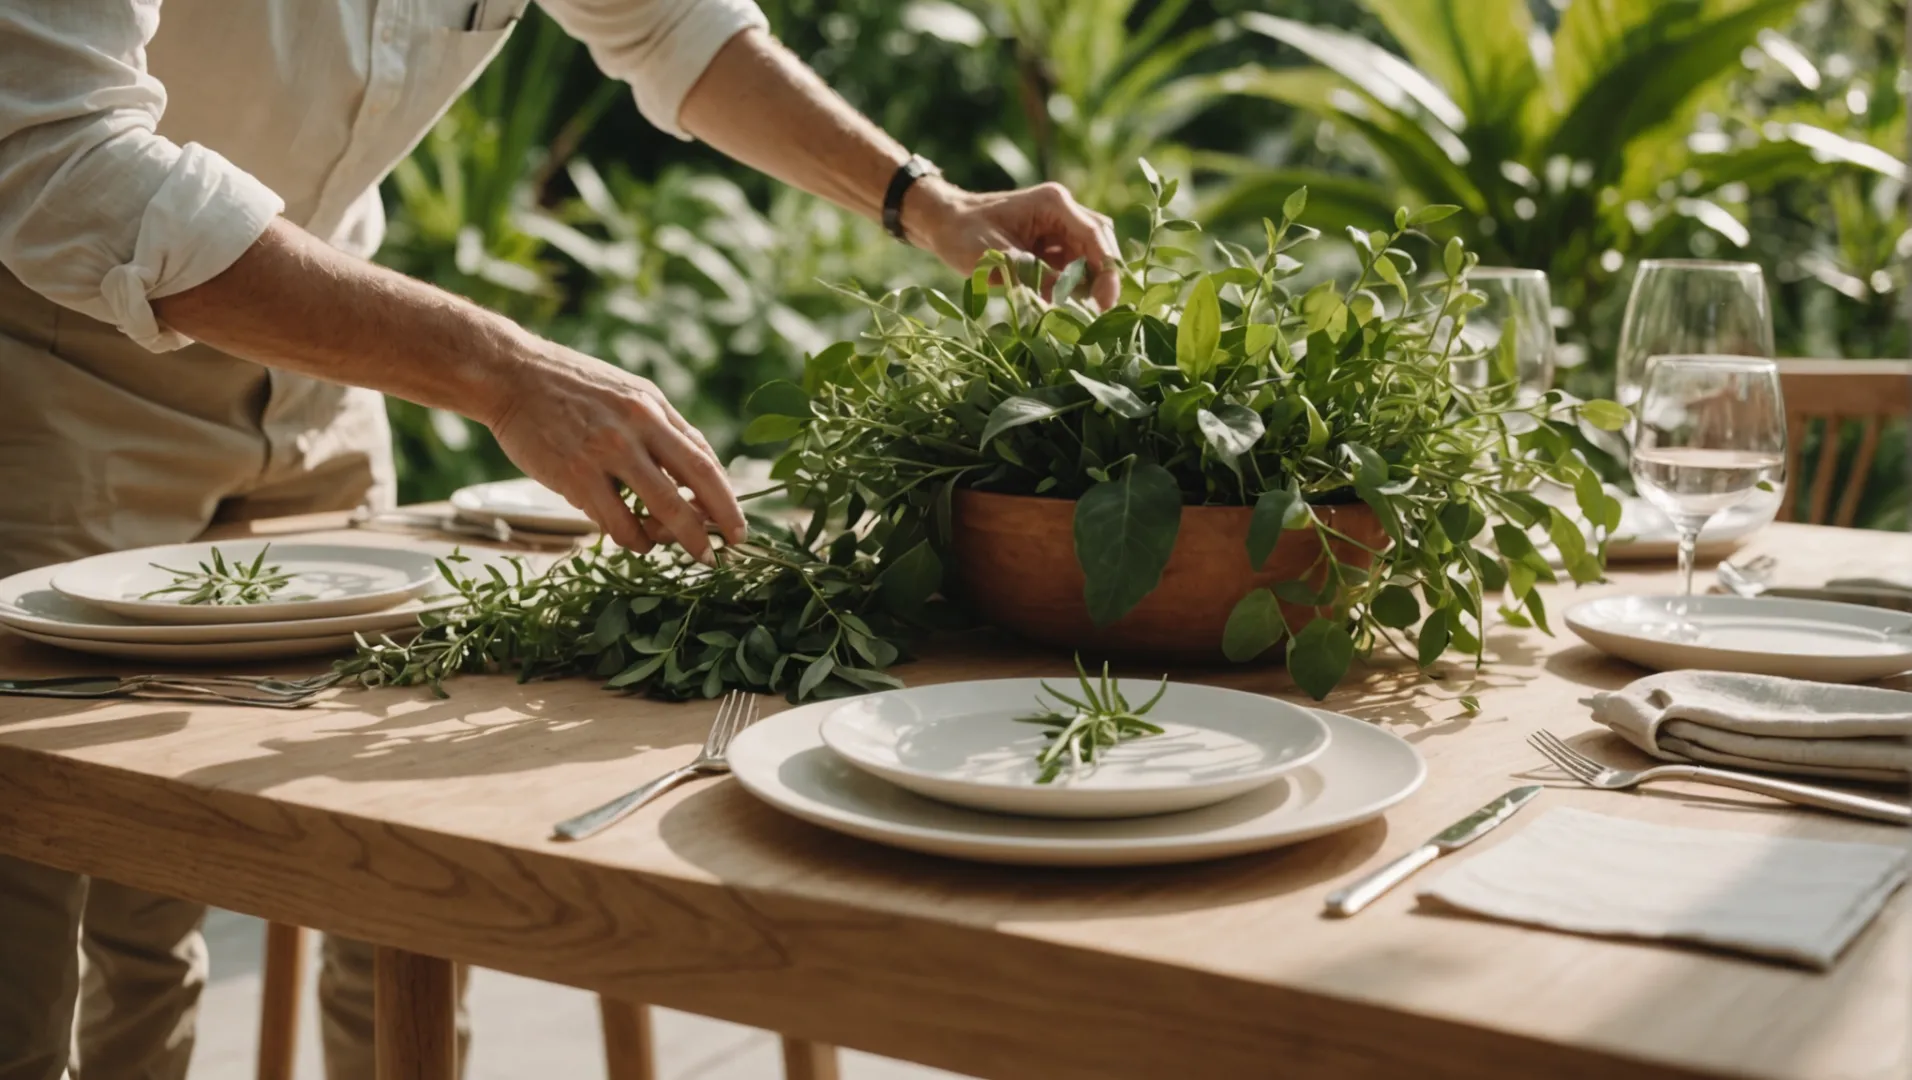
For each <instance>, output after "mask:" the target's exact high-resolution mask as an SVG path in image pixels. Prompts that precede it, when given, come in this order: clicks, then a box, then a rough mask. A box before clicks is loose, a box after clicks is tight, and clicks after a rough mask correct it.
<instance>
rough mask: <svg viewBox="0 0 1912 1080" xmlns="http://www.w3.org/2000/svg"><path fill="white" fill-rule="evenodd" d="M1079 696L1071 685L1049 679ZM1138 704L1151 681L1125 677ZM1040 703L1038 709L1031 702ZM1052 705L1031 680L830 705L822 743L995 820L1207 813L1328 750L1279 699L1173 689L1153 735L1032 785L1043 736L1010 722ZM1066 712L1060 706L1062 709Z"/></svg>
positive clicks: (1311, 718)
mask: <svg viewBox="0 0 1912 1080" xmlns="http://www.w3.org/2000/svg"><path fill="white" fill-rule="evenodd" d="M1049 682H1050V685H1052V686H1054V687H1055V688H1056V689H1057V690H1060V691H1061V692H1062V693H1065V694H1069V695H1070V696H1072V697H1076V698H1077V699H1078V700H1079V699H1080V698H1081V688H1080V686H1079V685H1078V684H1077V683H1076V681H1075V678H1074V676H1065V677H1062V678H1057V679H1051V680H1049ZM1120 685H1121V689H1122V692H1123V694H1124V695H1126V696H1127V697H1128V699H1129V700H1130V702H1131V703H1133V704H1136V705H1140V704H1141V703H1142V702H1144V701H1146V700H1148V699H1149V698H1150V697H1152V696H1154V694H1155V690H1156V687H1157V684H1156V683H1154V682H1150V681H1147V680H1141V679H1124V680H1122V682H1121V684H1120ZM1038 697H1041V699H1042V700H1043V702H1044V706H1039V705H1038V704H1037V700H1038ZM1048 705H1060V703H1059V702H1055V701H1054V699H1052V698H1050V697H1048V695H1046V694H1044V693H1043V690H1042V681H1040V680H1037V679H998V680H993V681H986V682H962V683H945V684H942V685H938V686H921V687H912V688H910V689H907V690H891V691H886V692H884V693H880V694H871V695H869V696H867V697H858V698H850V699H847V700H844V701H841V702H837V703H835V704H834V705H833V706H832V707H831V708H830V710H829V712H828V713H827V715H825V716H824V718H823V721H822V723H821V725H820V731H821V734H822V737H823V741H824V743H825V744H826V745H828V746H829V747H830V749H831V750H833V751H835V752H836V753H837V754H839V755H841V756H842V757H843V758H844V759H845V760H847V761H849V762H850V763H851V764H853V765H855V766H857V767H858V768H861V769H863V770H865V771H867V772H870V773H873V774H875V775H876V776H879V777H882V778H883V779H885V780H888V781H889V782H890V783H893V784H895V785H897V786H898V787H902V788H906V789H908V790H910V791H914V792H916V793H917V794H919V795H927V796H929V797H930V798H932V799H941V800H943V801H944V802H949V803H955V804H956V805H958V806H968V807H971V808H974V809H977V810H989V811H994V812H996V813H1002V814H1029V815H1033V816H1037V817H1059V818H1116V817H1137V816H1141V815H1146V814H1163V813H1172V812H1174V811H1179V810H1191V809H1194V808H1195V807H1198V806H1208V805H1210V804H1212V803H1218V802H1221V801H1222V800H1224V799H1230V798H1234V797H1235V796H1237V795H1241V794H1243V793H1245V792H1249V791H1252V790H1254V789H1255V788H1258V787H1263V786H1265V785H1267V784H1270V783H1273V782H1274V781H1275V779H1276V778H1277V777H1279V776H1280V775H1281V774H1282V773H1284V772H1287V771H1288V770H1289V769H1293V768H1296V767H1298V766H1301V765H1305V764H1307V763H1308V762H1309V761H1311V760H1313V759H1314V758H1315V757H1317V756H1318V755H1320V753H1321V752H1322V751H1323V750H1326V749H1327V747H1328V726H1327V724H1325V723H1323V722H1322V721H1321V720H1320V719H1319V718H1318V717H1316V716H1315V715H1314V714H1313V713H1310V712H1308V711H1307V710H1306V709H1302V708H1300V707H1298V706H1295V705H1290V704H1288V703H1287V702H1285V701H1280V700H1278V699H1276V698H1271V697H1265V696H1263V695H1260V694H1245V693H1242V692H1241V691H1239V690H1222V689H1218V688H1216V687H1212V686H1200V685H1196V684H1193V683H1170V684H1169V685H1168V687H1167V688H1166V690H1165V691H1164V692H1163V694H1162V699H1161V701H1160V702H1158V703H1157V704H1156V706H1155V708H1154V709H1153V710H1151V711H1150V712H1149V713H1148V716H1147V719H1148V720H1149V721H1150V722H1152V723H1155V724H1157V725H1158V726H1160V727H1162V728H1164V729H1166V730H1165V731H1164V732H1163V733H1162V734H1160V735H1152V736H1148V737H1145V738H1138V739H1133V740H1130V741H1127V742H1123V743H1121V744H1119V745H1117V746H1115V747H1113V748H1111V749H1109V750H1105V751H1103V753H1102V754H1101V755H1100V756H1099V757H1098V758H1097V759H1096V761H1095V762H1094V763H1093V764H1090V765H1087V766H1084V767H1082V768H1080V769H1071V768H1068V767H1066V766H1065V767H1064V769H1063V771H1062V772H1061V773H1060V774H1058V775H1057V776H1056V777H1055V778H1054V779H1053V780H1052V781H1050V782H1049V783H1047V784H1039V783H1037V782H1036V781H1037V778H1038V776H1039V775H1040V772H1041V770H1040V769H1038V768H1037V766H1036V755H1037V753H1039V752H1040V751H1041V750H1042V749H1043V748H1044V747H1045V746H1046V745H1047V744H1048V741H1049V740H1048V738H1047V736H1046V735H1045V730H1046V729H1044V728H1041V727H1037V726H1035V725H1032V724H1026V723H1021V722H1019V721H1018V720H1017V718H1018V717H1024V716H1030V715H1033V714H1035V713H1038V712H1041V711H1043V709H1044V707H1045V706H1048ZM1065 708H1066V706H1065Z"/></svg>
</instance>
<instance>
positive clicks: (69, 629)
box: [0, 539, 458, 663]
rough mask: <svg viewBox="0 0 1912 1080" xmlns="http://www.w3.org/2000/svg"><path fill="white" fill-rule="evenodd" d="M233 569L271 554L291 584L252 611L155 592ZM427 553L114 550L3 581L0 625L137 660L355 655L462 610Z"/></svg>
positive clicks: (330, 547)
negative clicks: (362, 645) (185, 575)
mask: <svg viewBox="0 0 1912 1080" xmlns="http://www.w3.org/2000/svg"><path fill="white" fill-rule="evenodd" d="M214 548H217V549H218V551H219V554H220V556H221V557H222V558H223V559H224V560H225V561H226V562H227V563H228V564H229V565H230V564H233V563H241V564H248V565H249V564H250V563H251V562H252V561H253V560H254V559H255V558H257V557H258V555H259V554H260V552H261V551H262V550H265V549H267V548H269V549H270V550H266V556H265V561H266V564H267V565H268V566H277V567H278V568H279V569H280V571H281V572H282V573H283V574H285V575H286V576H287V577H288V578H289V579H290V580H289V581H287V582H286V584H285V585H284V587H283V588H280V589H278V590H276V591H275V592H274V593H273V594H272V597H271V598H270V599H268V600H266V601H264V602H260V603H248V604H221V605H213V604H187V603H181V602H180V600H179V599H178V597H177V595H153V594H154V593H155V591H156V590H160V589H165V588H167V587H168V586H171V585H173V584H175V583H176V582H178V580H179V578H178V576H177V575H176V574H174V573H173V572H172V571H188V572H190V571H194V570H196V569H197V568H198V567H199V565H200V564H201V563H204V562H208V561H210V560H211V558H212V552H213V549H214ZM450 550H451V549H449V548H446V549H444V550H443V551H438V550H427V549H420V548H399V547H374V546H369V545H361V544H325V543H307V542H303V541H300V540H297V539H288V540H284V541H271V542H267V541H261V540H231V541H220V542H217V543H193V544H173V545H168V546H165V547H153V548H140V549H137V550H133V551H122V552H114V553H112V554H108V555H99V556H95V557H93V558H88V559H80V560H77V561H75V562H70V563H61V564H58V565H55V566H47V567H42V568H40V569H37V570H29V571H27V572H25V573H22V574H15V575H14V576H12V577H10V578H6V579H4V580H0V625H5V626H6V628H7V629H9V630H11V631H13V632H14V633H16V634H18V635H20V636H21V637H24V638H28V639H30V640H33V641H38V642H41V643H43V644H47V645H54V646H58V647H60V648H64V649H70V650H73V651H75V652H83V653H93V654H96V655H100V656H112V657H123V658H127V659H136V660H153V661H167V662H183V663H192V662H200V661H203V662H215V661H236V660H266V659H276V658H281V657H290V656H312V655H318V654H321V653H334V652H344V651H347V650H349V649H351V648H352V646H353V643H354V635H355V634H361V633H363V634H380V633H391V634H398V633H403V632H404V631H406V630H407V629H410V628H413V627H416V626H417V625H418V616H419V614H420V613H421V612H425V611H429V610H433V609H436V608H445V607H449V606H451V605H453V604H455V603H457V602H458V601H457V595H456V593H455V592H454V591H453V590H452V589H451V588H450V586H449V584H448V583H447V582H446V581H445V580H444V578H443V577H442V575H441V574H440V573H439V570H438V565H437V561H436V560H437V559H438V558H439V557H442V556H443V555H446V554H450Z"/></svg>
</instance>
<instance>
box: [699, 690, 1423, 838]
mask: <svg viewBox="0 0 1912 1080" xmlns="http://www.w3.org/2000/svg"><path fill="white" fill-rule="evenodd" d="M1069 682H1070V680H1059V681H1057V682H1056V683H1055V685H1057V686H1058V688H1061V689H1064V692H1068V691H1067V689H1066V687H1067V686H1068V685H1069ZM1041 690H1042V686H1041V683H1040V682H1039V681H1038V680H1034V679H1006V680H996V681H989V682H968V683H950V684H945V685H941V686H927V687H916V688H911V689H907V690H895V691H889V692H886V693H881V694H873V695H870V696H868V697H860V698H853V699H849V700H846V701H838V702H821V703H817V704H813V705H805V706H800V707H798V708H795V709H791V710H789V711H786V712H782V713H779V714H777V715H775V716H772V717H770V718H769V719H767V720H764V721H763V722H762V723H759V724H757V725H755V726H754V727H751V728H749V729H747V730H745V731H744V732H743V733H742V734H741V735H739V736H737V738H736V740H735V741H734V742H733V743H732V744H731V747H730V752H729V755H728V757H729V760H730V766H731V771H732V772H733V773H734V774H735V775H736V777H737V779H738V781H739V782H740V783H742V784H743V786H744V787H745V788H746V789H747V790H748V791H750V792H751V793H752V794H753V795H755V796H757V797H758V798H760V799H762V800H763V801H765V802H767V803H769V804H770V805H771V806H774V807H776V808H778V809H780V810H783V811H785V812H786V813H789V814H792V815H794V816H796V817H798V818H801V819H803V820H805V821H808V822H811V823H813V824H816V825H820V826H822V827H824V828H827V829H833V830H836V831H838V832H842V833H847V834H849V835H851V836H856V837H861V838H863V839H865V840H871V841H875V842H877V843H881V844H889V845H892V846H895V847H900V848H907V849H910V850H913V851H923V852H928V853H931V854H936V855H944V856H950V857H955V858H962V859H974V860H979V861H983V862H996V863H1018V864H1030V865H1050V866H1120V865H1135V864H1144V863H1174V862H1190V861H1195V860H1200V859H1213V858H1220V857H1223V856H1228V855H1239V854H1244V853H1247V852H1252V851H1261V850H1265V849H1268V848H1275V847H1281V846H1283V845H1287V844H1293V843H1298V842H1300V841H1302V840H1307V839H1310V838H1312V837H1316V836H1321V835H1323V834H1326V833H1329V832H1334V831H1337V830H1340V829H1345V828H1348V827H1350V826H1352V825H1356V824H1359V823H1360V822H1363V821H1367V820H1369V819H1372V818H1375V817H1378V816H1380V814H1381V813H1382V812H1384V811H1385V810H1386V809H1387V808H1388V807H1390V806H1392V805H1394V804H1395V803H1397V802H1399V801H1400V800H1402V799H1404V798H1406V797H1407V796H1408V795H1410V794H1412V793H1413V792H1414V791H1415V789H1416V788H1418V787H1419V786H1420V784H1421V781H1422V780H1423V779H1424V778H1425V776H1426V771H1427V770H1426V766H1425V764H1424V763H1423V762H1422V760H1421V757H1420V754H1419V753H1418V752H1417V751H1416V750H1415V749H1414V748H1413V747H1412V746H1410V745H1409V744H1407V743H1406V742H1404V741H1402V740H1401V739H1399V738H1397V737H1396V736H1394V735H1392V734H1390V733H1388V732H1387V731H1386V730H1384V729H1382V728H1380V727H1376V726H1374V725H1372V724H1367V723H1363V722H1361V721H1359V720H1354V719H1350V718H1348V717H1345V716H1340V715H1338V714H1335V713H1329V712H1323V711H1320V710H1314V709H1303V708H1300V707H1298V706H1294V705H1290V704H1288V703H1286V702H1283V701H1280V700H1277V699H1275V698H1269V697H1263V696H1261V695H1258V694H1247V693H1242V692H1239V691H1234V690H1221V689H1217V688H1214V687H1208V686H1198V685H1192V684H1185V683H1171V684H1169V686H1168V688H1167V691H1166V693H1164V694H1163V696H1162V699H1161V701H1160V702H1159V703H1158V704H1157V705H1156V706H1155V708H1154V710H1153V711H1151V712H1150V713H1149V714H1148V719H1149V720H1150V721H1151V722H1153V723H1155V724H1157V725H1159V726H1161V727H1162V728H1163V729H1164V733H1163V734H1161V735H1155V736H1149V737H1145V738H1140V739H1133V740H1129V741H1126V742H1123V743H1121V744H1119V745H1118V746H1116V747H1114V748H1112V749H1110V750H1107V751H1104V752H1103V754H1101V755H1100V756H1099V759H1098V761H1097V762H1096V763H1095V764H1093V765H1091V766H1086V767H1083V768H1081V769H1077V770H1064V772H1063V773H1062V774H1061V775H1059V776H1057V777H1056V778H1055V779H1054V780H1053V781H1052V782H1050V783H1047V784H1043V783H1039V782H1038V778H1039V770H1038V769H1037V766H1036V764H1035V757H1036V754H1037V752H1038V751H1039V750H1040V749H1042V747H1043V746H1044V745H1045V744H1046V737H1045V735H1044V734H1043V729H1042V728H1039V727H1035V726H1032V725H1029V724H1026V723H1022V722H1020V721H1019V720H1018V718H1019V717H1025V716H1029V715H1031V714H1033V713H1035V712H1036V711H1038V705H1037V701H1038V694H1039V693H1040V692H1041ZM1140 690H1141V688H1140V687H1129V688H1126V689H1125V692H1127V693H1128V694H1129V696H1130V697H1131V698H1135V697H1136V696H1137V692H1139V691H1140ZM1147 693H1150V694H1152V693H1153V688H1152V687H1151V688H1148V690H1147ZM1143 696H1146V694H1144V695H1143Z"/></svg>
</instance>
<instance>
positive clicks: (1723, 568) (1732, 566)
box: [1718, 555, 1779, 597]
mask: <svg viewBox="0 0 1912 1080" xmlns="http://www.w3.org/2000/svg"><path fill="white" fill-rule="evenodd" d="M1778 565H1779V560H1778V559H1775V558H1773V557H1772V556H1771V555H1759V556H1756V557H1754V558H1751V559H1748V560H1746V562H1745V564H1744V565H1741V564H1738V563H1732V562H1727V561H1725V560H1721V562H1720V564H1719V570H1718V574H1719V583H1720V584H1721V585H1724V586H1726V591H1727V592H1730V593H1732V594H1734V595H1735V596H1747V597H1752V596H1758V595H1759V594H1760V593H1763V592H1765V591H1766V582H1767V579H1769V578H1771V577H1772V574H1773V568H1774V567H1776V566H1778Z"/></svg>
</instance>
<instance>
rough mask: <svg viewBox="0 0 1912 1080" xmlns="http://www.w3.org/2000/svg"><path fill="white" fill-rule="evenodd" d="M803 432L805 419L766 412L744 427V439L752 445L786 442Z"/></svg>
mask: <svg viewBox="0 0 1912 1080" xmlns="http://www.w3.org/2000/svg"><path fill="white" fill-rule="evenodd" d="M801 434H803V421H801V420H799V419H797V418H796V417H794V416H784V415H782V414H779V413H765V414H764V415H762V416H759V417H757V418H756V419H755V420H752V421H751V422H750V423H749V424H748V425H747V426H746V427H745V428H744V434H743V440H744V442H745V443H747V444H749V445H751V446H761V445H763V444H764V443H776V442H785V441H788V440H790V439H794V438H796V437H797V436H798V435H801Z"/></svg>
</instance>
